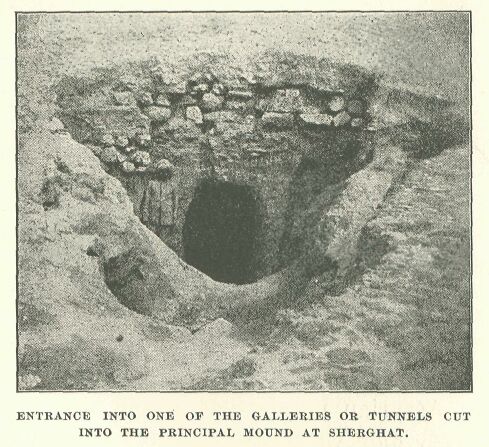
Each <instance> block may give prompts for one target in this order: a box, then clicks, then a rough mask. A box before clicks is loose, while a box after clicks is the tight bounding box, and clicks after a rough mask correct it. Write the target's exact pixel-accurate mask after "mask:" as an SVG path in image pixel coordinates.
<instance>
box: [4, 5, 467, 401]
mask: <svg viewBox="0 0 489 447" xmlns="http://www.w3.org/2000/svg"><path fill="white" fill-rule="evenodd" d="M16 100H17V103H16V131H17V150H16V157H17V158H16V161H17V178H16V182H17V197H16V199H17V301H16V308H17V391H21V392H31V393H32V392H41V391H64V392H67V391H72V392H75V391H95V392H102V391H103V392H108V391H113V392H118V391H140V392H142V391H153V392H168V391H179V392H194V391H215V392H218V391H233V392H241V391H248V392H249V391H253V392H269V391H282V392H306V391H307V392H345V391H348V392H352V391H355V392H367V391H368V392H394V391H396V392H399V391H406V392H409V391H425V392H442V391H453V392H471V391H472V283H471V279H472V264H471V259H472V244H471V241H472V239H471V238H472V216H471V203H472V195H471V180H472V143H471V129H472V121H471V118H472V111H471V100H472V97H471V13H470V12H464V11H431V12H429V11H423V12H421V11H420V12H416V11H409V12H407V11H404V12H403V11H399V12H397V11H394V12H392V11H390V12H381V11H378V12H361V11H356V12H333V11H325V12H318V11H316V12H312V11H310V12H306V11H304V12H299V11H294V12H292V11H288V12H287V11H283V12H271V11H268V12H267V11H255V12H245V11H242V12H239V11H230V12H225V11H220V12H216V11H215V12H212V11H208V12H156V11H154V12H149V11H146V12H122V11H120V12H117V11H114V12H69V11H65V12H27V11H26V12H17V13H16ZM12 332H13V331H12Z"/></svg>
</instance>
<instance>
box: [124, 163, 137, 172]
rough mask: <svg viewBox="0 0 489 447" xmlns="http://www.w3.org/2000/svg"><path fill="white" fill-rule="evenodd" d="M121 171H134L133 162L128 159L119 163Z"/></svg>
mask: <svg viewBox="0 0 489 447" xmlns="http://www.w3.org/2000/svg"><path fill="white" fill-rule="evenodd" d="M121 168H122V171H123V172H125V173H126V174H130V173H131V172H134V171H135V169H136V167H135V166H134V163H132V162H130V161H124V162H123V163H122V164H121Z"/></svg>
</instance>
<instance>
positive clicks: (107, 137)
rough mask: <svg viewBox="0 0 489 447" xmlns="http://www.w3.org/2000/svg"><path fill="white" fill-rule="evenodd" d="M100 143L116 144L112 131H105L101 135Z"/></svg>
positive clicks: (106, 144)
mask: <svg viewBox="0 0 489 447" xmlns="http://www.w3.org/2000/svg"><path fill="white" fill-rule="evenodd" d="M99 143H100V144H102V145H103V146H113V145H114V144H115V141H114V137H113V136H112V135H111V134H110V133H105V134H103V135H102V136H101V137H100V140H99Z"/></svg>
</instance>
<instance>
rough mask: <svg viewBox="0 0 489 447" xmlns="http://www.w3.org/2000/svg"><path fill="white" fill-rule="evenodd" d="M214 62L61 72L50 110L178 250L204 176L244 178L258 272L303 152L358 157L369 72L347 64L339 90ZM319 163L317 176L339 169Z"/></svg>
mask: <svg viewBox="0 0 489 447" xmlns="http://www.w3.org/2000/svg"><path fill="white" fill-rule="evenodd" d="M212 69H213V67H212V66H207V67H203V68H202V69H201V70H199V71H198V72H196V73H188V74H187V75H186V76H183V77H180V78H179V79H178V80H175V79H173V80H172V79H171V78H165V76H163V75H162V74H161V73H159V72H158V70H157V69H155V68H154V67H153V69H152V70H150V71H149V72H148V71H146V72H145V71H144V70H143V71H142V72H139V73H138V72H137V70H136V71H135V70H134V68H133V70H132V72H131V74H128V72H127V71H122V72H121V71H118V72H116V71H107V72H102V73H101V74H96V75H94V76H93V77H91V78H76V79H74V78H69V79H65V80H63V81H62V82H61V83H60V84H59V86H58V105H59V106H60V112H59V116H60V118H61V120H62V121H63V123H64V124H65V126H66V127H67V129H68V130H69V131H70V133H71V134H72V135H73V136H74V138H75V139H77V140H78V141H81V142H83V143H84V144H86V145H88V146H89V147H90V149H91V150H92V151H93V152H94V153H95V154H96V155H97V157H98V158H99V159H100V160H101V162H102V163H103V165H104V167H105V168H106V170H107V171H108V172H109V173H110V174H112V175H113V176H115V177H116V178H118V179H119V180H120V181H121V182H122V184H123V185H124V186H125V188H126V190H127V191H128V194H129V196H130V197H131V199H132V201H133V204H134V211H135V213H136V214H137V215H138V217H139V218H140V219H141V221H142V222H143V223H144V224H145V225H146V226H147V227H148V228H150V229H151V230H152V231H153V232H155V233H156V234H157V235H158V236H159V237H160V238H161V239H162V240H163V241H165V243H167V244H168V245H169V246H170V247H171V248H172V249H173V250H174V251H176V252H177V253H178V254H179V255H181V256H182V257H184V253H183V247H182V229H183V226H184V223H185V216H186V212H187V210H188V207H189V204H190V203H191V201H192V198H193V196H194V192H195V189H196V188H197V187H198V185H199V184H200V182H201V181H202V180H204V179H215V180H217V181H225V182H230V183H235V184H243V185H249V186H251V187H253V189H254V190H255V191H256V192H257V195H258V197H259V200H260V202H261V203H262V206H263V208H264V209H263V213H262V216H263V219H264V222H263V228H264V234H263V237H262V244H260V253H259V254H258V256H257V261H256V265H257V269H258V270H259V273H258V277H260V276H264V275H267V274H270V273H273V272H274V271H276V270H277V269H278V268H279V267H280V264H281V262H280V251H281V245H282V246H283V236H282V235H283V233H284V231H286V230H287V226H288V225H291V222H292V220H293V216H291V215H290V214H291V212H292V213H294V212H295V211H296V210H295V208H296V207H295V205H294V204H291V203H290V201H291V200H295V197H291V180H292V179H293V177H294V172H295V171H296V169H297V168H298V167H299V166H300V165H301V163H302V162H303V160H304V158H307V159H310V158H312V159H313V160H316V161H317V163H319V164H321V165H322V166H337V165H338V163H340V164H341V165H342V166H340V169H343V168H344V166H343V165H344V164H345V162H348V163H347V164H349V163H350V159H351V158H357V157H358V153H357V152H358V151H355V150H350V147H353V148H354V147H355V146H356V144H357V142H358V141H363V140H366V136H367V134H369V133H370V131H371V130H372V129H371V128H370V127H369V125H370V124H371V122H372V119H371V117H370V115H369V113H368V102H367V100H368V98H366V97H362V96H360V95H359V94H358V92H360V91H362V90H361V89H360V88H358V85H359V84H361V83H362V82H363V83H365V82H366V81H365V79H366V78H367V75H364V77H362V76H359V75H358V74H357V77H358V79H356V78H355V79H354V80H353V81H352V80H351V79H348V76H346V77H345V79H346V80H347V81H348V82H345V85H347V86H348V88H349V91H345V90H344V89H343V88H340V86H341V85H342V84H341V83H338V82H331V84H330V87H329V88H328V87H327V86H325V84H324V83H323V84H320V85H318V84H317V83H316V82H315V81H314V82H313V78H311V77H310V76H306V75H305V74H304V76H303V78H302V79H301V78H300V77H297V76H296V78H297V79H295V78H294V79H288V78H287V76H285V77H284V76H282V77H279V78H277V77H276V76H275V75H274V76H269V77H266V76H265V77H264V76H261V75H259V74H255V75H254V74H251V75H247V76H245V77H243V76H236V77H235V78H233V77H229V76H223V77H222V79H221V78H219V76H218V75H215V74H213V70H212ZM133 74H134V75H133ZM336 74H337V73H336ZM260 76H261V77H260ZM332 78H333V75H331V79H332ZM364 92H365V94H369V90H368V89H365V90H364ZM340 140H341V142H340ZM323 171H324V172H323V173H324V177H325V179H324V180H323V181H322V182H321V184H323V183H325V182H326V183H335V182H337V181H338V175H336V174H335V173H334V172H332V170H331V169H329V168H328V169H323ZM292 189H293V187H292Z"/></svg>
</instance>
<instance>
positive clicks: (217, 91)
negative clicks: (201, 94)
mask: <svg viewBox="0 0 489 447" xmlns="http://www.w3.org/2000/svg"><path fill="white" fill-rule="evenodd" d="M211 92H212V93H214V95H217V96H222V95H224V94H225V93H226V87H224V85H223V84H220V83H218V82H217V83H215V84H214V85H213V86H212V90H211Z"/></svg>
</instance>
